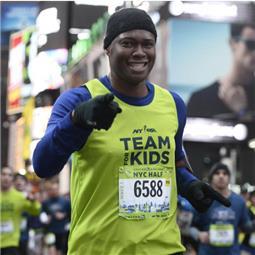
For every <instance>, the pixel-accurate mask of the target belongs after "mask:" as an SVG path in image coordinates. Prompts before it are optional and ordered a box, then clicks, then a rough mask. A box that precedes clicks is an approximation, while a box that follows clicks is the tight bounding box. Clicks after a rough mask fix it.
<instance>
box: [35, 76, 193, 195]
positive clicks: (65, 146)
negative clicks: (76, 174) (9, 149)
mask: <svg viewBox="0 0 255 255" xmlns="http://www.w3.org/2000/svg"><path fill="white" fill-rule="evenodd" d="M100 81H101V82H102V83H103V84H104V85H105V86H106V87H107V88H108V89H109V90H110V91H111V92H112V93H113V94H114V95H115V96H117V97H119V98H120V99H121V100H123V101H125V102H126V103H129V104H133V105H146V104H149V103H150V102H151V101H152V99H153V97H154V87H153V85H152V84H151V83H149V82H147V87H148V89H149V93H148V95H147V96H145V97H143V98H134V97H126V96H124V95H122V94H120V93H119V92H118V91H116V90H115V89H114V88H113V87H112V86H111V83H110V81H109V79H108V78H107V76H104V77H102V78H101V79H100ZM170 93H171V94H172V96H173V98H174V100H175V103H176V108H177V113H178V124H179V128H178V132H177V134H176V136H175V143H176V151H175V158H176V161H179V160H182V159H184V158H185V152H184V150H183V147H182V136H183V130H184V127H185V123H186V107H185V104H184V102H183V100H182V99H181V98H180V97H179V96H178V95H177V94H176V93H173V92H170ZM90 98H91V95H90V93H89V91H88V90H87V89H86V88H85V87H84V86H81V87H78V88H73V89H70V90H67V91H66V92H64V93H63V94H62V95H61V96H60V97H59V98H58V99H57V101H56V102H55V104H54V106H53V110H52V114H51V117H50V119H49V122H48V126H47V130H46V133H45V135H44V136H43V138H42V139H41V140H40V141H39V143H38V144H37V146H36V148H35V151H34V154H33V167H34V170H35V173H36V174H37V175H38V176H40V177H42V178H45V177H50V176H53V175H56V174H58V173H59V172H60V171H61V170H62V168H63V166H64V165H65V163H66V162H67V161H68V159H69V157H70V155H71V154H72V153H73V152H74V151H78V150H80V149H81V148H82V147H83V145H84V144H85V143H86V141H87V138H88V137H89V135H90V133H91V132H92V129H86V130H85V129H83V128H80V127H77V126H75V125H74V124H73V122H72V120H71V113H72V111H73V109H74V108H75V107H76V106H77V105H78V104H80V103H81V102H83V101H87V100H89V99H90ZM195 179H196V177H195V176H193V175H192V174H191V173H190V172H189V171H188V170H187V169H186V168H185V167H182V168H178V170H177V185H178V189H179V190H180V192H181V191H182V190H183V189H184V187H185V186H186V185H187V184H188V183H190V182H191V181H193V180H195Z"/></svg>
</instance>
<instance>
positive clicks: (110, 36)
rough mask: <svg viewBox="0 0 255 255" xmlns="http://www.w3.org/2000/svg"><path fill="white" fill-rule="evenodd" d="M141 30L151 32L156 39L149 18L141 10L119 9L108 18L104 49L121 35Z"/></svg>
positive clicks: (154, 29)
mask: <svg viewBox="0 0 255 255" xmlns="http://www.w3.org/2000/svg"><path fill="white" fill-rule="evenodd" d="M135 29H142V30H147V31H149V32H151V33H152V34H153V35H154V36H155V41H156V39H157V31H156V28H155V26H154V24H153V21H152V19H151V17H150V16H149V15H148V14H147V13H146V12H145V11H143V10H140V9H136V8H125V9H121V10H119V11H117V12H115V13H114V14H112V16H111V17H110V18H109V20H108V23H107V28H106V36H105V38H104V49H106V48H107V47H108V46H109V45H110V44H111V43H112V41H113V40H114V39H115V38H116V37H117V36H118V35H119V34H121V33H124V32H127V31H130V30H135Z"/></svg>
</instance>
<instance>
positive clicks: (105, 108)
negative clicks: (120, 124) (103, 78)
mask: <svg viewBox="0 0 255 255" xmlns="http://www.w3.org/2000/svg"><path fill="white" fill-rule="evenodd" d="M113 99H114V96H113V94H111V93H108V94H105V95H100V96H96V97H94V98H92V99H90V100H88V101H86V102H83V103H81V104H79V105H78V106H77V107H76V108H75V109H74V112H73V123H74V124H75V125H77V126H80V127H83V128H95V129H105V130H108V129H109V128H110V127H111V125H112V123H113V120H114V118H115V117H116V115H117V114H118V113H120V112H121V109H120V107H119V105H118V104H117V103H116V102H114V101H113Z"/></svg>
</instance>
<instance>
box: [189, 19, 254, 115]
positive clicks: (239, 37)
mask: <svg viewBox="0 0 255 255" xmlns="http://www.w3.org/2000/svg"><path fill="white" fill-rule="evenodd" d="M229 43H230V48H231V51H232V56H233V62H232V67H231V69H230V71H229V73H228V74H226V75H225V76H224V77H222V78H221V79H219V80H217V81H215V82H214V83H213V84H212V85H210V86H208V87H206V88H203V89H201V90H199V91H196V92H194V93H193V94H192V95H191V97H190V99H189V101H188V104H187V115H188V117H204V118H213V117H220V116H222V117H223V119H224V118H229V116H231V118H234V119H236V118H237V119H238V118H243V117H248V118H250V117H252V114H254V111H255V76H254V72H255V25H254V24H231V38H230V41H229ZM252 111H253V113H252V114H250V113H251V112H252ZM252 118H253V117H252Z"/></svg>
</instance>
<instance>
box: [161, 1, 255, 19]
mask: <svg viewBox="0 0 255 255" xmlns="http://www.w3.org/2000/svg"><path fill="white" fill-rule="evenodd" d="M254 9H255V6H254V4H253V3H252V1H250V2H248V1H180V0H174V1H168V2H166V3H165V5H164V6H163V7H162V8H161V11H160V13H161V16H162V18H163V19H168V18H169V17H176V18H182V19H195V20H205V21H213V22H240V23H252V22H254V20H255V15H254Z"/></svg>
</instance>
